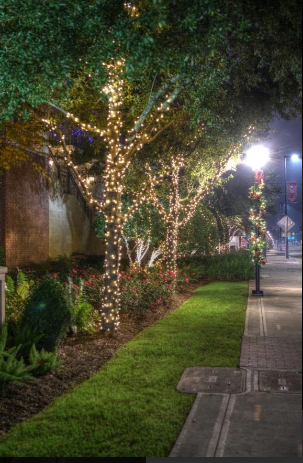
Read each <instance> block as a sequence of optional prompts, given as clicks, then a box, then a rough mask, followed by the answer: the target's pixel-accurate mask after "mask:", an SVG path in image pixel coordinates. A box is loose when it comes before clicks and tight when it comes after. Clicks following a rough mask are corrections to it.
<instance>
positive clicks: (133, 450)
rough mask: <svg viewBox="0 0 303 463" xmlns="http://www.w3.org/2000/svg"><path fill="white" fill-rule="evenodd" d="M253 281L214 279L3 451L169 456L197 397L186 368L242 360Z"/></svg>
mask: <svg viewBox="0 0 303 463" xmlns="http://www.w3.org/2000/svg"><path fill="white" fill-rule="evenodd" d="M247 295H248V283H228V282H220V283H211V284H209V285H207V286H203V287H202V288H200V289H198V290H197V291H196V292H195V293H194V295H193V296H192V297H191V298H190V299H189V300H188V301H187V302H186V303H185V304H183V305H182V306H180V307H179V308H178V309H177V310H176V311H174V312H173V313H171V314H169V315H167V316H166V317H165V318H164V319H162V320H160V321H158V322H157V323H156V324H155V325H153V326H152V327H149V328H147V329H146V330H144V331H143V332H142V333H140V334H139V335H138V336H136V337H135V338H134V339H133V340H132V341H130V342H129V343H128V344H126V345H125V346H123V347H121V348H120V349H119V350H118V351H117V352H116V354H115V355H114V357H113V358H112V359H111V360H110V361H109V362H108V363H107V364H106V365H105V367H104V368H103V369H102V370H100V372H99V373H98V374H97V375H95V376H94V377H92V378H91V379H89V380H88V381H86V382H85V383H83V384H82V385H81V386H79V387H77V388H75V389H74V390H73V391H72V392H70V393H68V394H66V395H64V396H62V397H60V398H58V399H57V400H56V401H55V402H54V403H52V404H51V405H50V406H49V407H48V408H47V409H45V410H44V411H43V412H41V413H39V414H38V415H36V416H35V417H33V418H32V419H30V420H28V421H26V422H24V423H22V424H18V425H17V426H15V427H14V428H13V429H12V430H11V431H10V432H8V433H7V434H5V435H4V436H2V437H1V438H0V456H1V457H167V455H168V454H169V452H170V450H171V448H172V446H173V444H174V442H175V440H176V438H177V437H178V435H179V433H180V431H181V429H182V426H183V424H184V421H185V420H186V417H187V415H188V413H189V411H190V409H191V407H192V404H193V402H194V399H195V396H190V395H186V394H182V393H180V392H177V391H176V386H177V384H178V382H179V380H180V378H181V376H182V373H183V371H184V370H185V368H188V367H193V366H205V367H206V366H213V367H233V368H234V367H237V366H238V365H239V358H240V347H241V338H242V336H243V331H244V323H245V312H246V305H247Z"/></svg>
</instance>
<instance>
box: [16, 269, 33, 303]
mask: <svg viewBox="0 0 303 463" xmlns="http://www.w3.org/2000/svg"><path fill="white" fill-rule="evenodd" d="M33 286H34V281H32V280H30V281H29V280H28V277H27V275H26V274H25V273H24V272H21V271H20V270H19V271H18V274H17V289H16V291H17V294H18V296H19V297H20V298H21V299H22V300H23V301H25V300H26V299H27V298H28V296H29V292H30V290H31V288H32V287H33Z"/></svg>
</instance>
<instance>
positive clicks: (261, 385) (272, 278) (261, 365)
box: [169, 253, 302, 458]
mask: <svg viewBox="0 0 303 463" xmlns="http://www.w3.org/2000/svg"><path fill="white" fill-rule="evenodd" d="M253 287H254V284H253V282H251V284H250V294H251V291H252V289H253ZM262 289H263V290H264V292H265V296H264V298H254V297H252V296H251V297H249V301H248V310H247V317H246V328H245V335H244V337H243V343H242V354H241V362H240V367H241V368H240V369H238V370H233V369H223V368H222V369H220V368H217V369H211V368H189V369H188V370H186V371H185V372H184V375H183V377H182V379H181V381H180V383H179V385H178V390H180V391H182V392H187V393H195V394H197V398H196V401H195V403H194V406H193V408H192V410H191V412H190V414H189V416H188V418H187V421H186V423H185V425H184V428H183V430H182V432H181V434H180V436H179V438H178V440H177V442H176V444H175V446H174V448H173V449H172V452H171V454H170V455H169V456H170V457H187V458H189V457H274V458H276V457H302V412H301V411H302V400H301V398H302V371H301V370H302V259H293V258H291V259H290V260H289V261H285V259H284V258H283V256H281V255H274V253H272V254H271V255H269V257H268V265H267V266H266V267H265V268H264V269H262Z"/></svg>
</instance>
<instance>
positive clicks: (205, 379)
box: [177, 367, 246, 394]
mask: <svg viewBox="0 0 303 463" xmlns="http://www.w3.org/2000/svg"><path fill="white" fill-rule="evenodd" d="M245 381H246V372H245V371H244V370H235V369H233V368H201V367H195V368H187V370H185V371H184V373H183V376H182V378H181V380H180V382H179V384H178V387H177V390H178V391H180V392H186V393H188V394H198V393H199V392H204V393H210V394H216V393H217V394H240V393H241V392H243V391H244V390H245Z"/></svg>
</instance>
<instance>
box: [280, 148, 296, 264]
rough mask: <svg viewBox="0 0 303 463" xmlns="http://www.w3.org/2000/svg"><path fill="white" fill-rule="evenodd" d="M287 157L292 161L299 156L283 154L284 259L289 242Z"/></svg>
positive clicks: (286, 257) (287, 254)
mask: <svg viewBox="0 0 303 463" xmlns="http://www.w3.org/2000/svg"><path fill="white" fill-rule="evenodd" d="M287 159H291V160H292V161H294V162H297V161H299V159H300V157H299V155H298V154H292V155H290V156H284V182H285V217H286V218H287V219H286V231H285V259H289V242H288V199H287Z"/></svg>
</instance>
